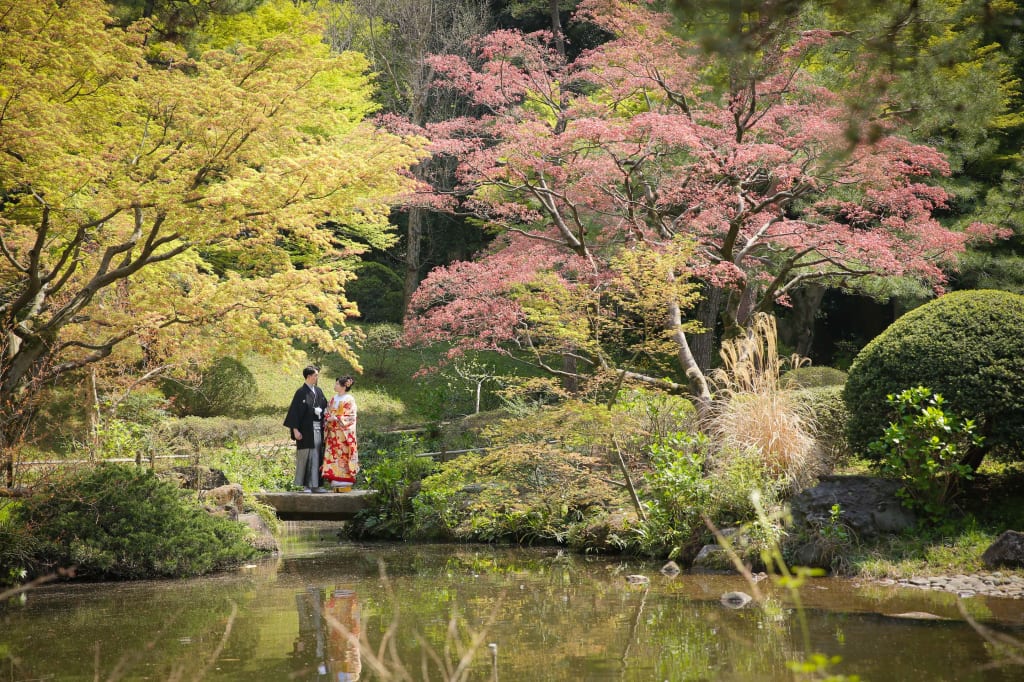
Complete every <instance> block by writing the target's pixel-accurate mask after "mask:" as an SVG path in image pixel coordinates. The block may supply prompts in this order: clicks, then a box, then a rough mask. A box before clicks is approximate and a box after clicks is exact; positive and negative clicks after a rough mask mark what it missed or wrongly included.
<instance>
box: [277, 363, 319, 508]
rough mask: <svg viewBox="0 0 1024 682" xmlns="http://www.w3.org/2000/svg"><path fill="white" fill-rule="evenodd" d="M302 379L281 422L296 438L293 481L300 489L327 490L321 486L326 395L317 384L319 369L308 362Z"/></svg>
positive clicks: (308, 490)
mask: <svg viewBox="0 0 1024 682" xmlns="http://www.w3.org/2000/svg"><path fill="white" fill-rule="evenodd" d="M302 376H303V378H304V379H305V383H303V384H302V386H300V387H299V390H297V391H295V395H294V396H293V397H292V404H291V406H290V407H289V408H288V415H287V416H286V417H285V418H284V425H285V426H287V427H288V429H289V430H290V433H291V437H292V440H294V441H295V485H297V486H301V487H302V489H303V492H307V493H308V492H326V491H325V490H324V489H322V488H321V487H320V466H321V461H320V460H321V457H323V423H324V412H325V411H326V409H327V397H326V396H325V395H324V392H323V391H321V390H320V387H318V386H317V385H316V382H317V379H318V378H319V377H320V370H318V369H317V368H316V367H313V366H309V367H307V368H306V369H304V370H302Z"/></svg>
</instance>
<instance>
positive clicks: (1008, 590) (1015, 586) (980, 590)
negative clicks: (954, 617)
mask: <svg viewBox="0 0 1024 682" xmlns="http://www.w3.org/2000/svg"><path fill="white" fill-rule="evenodd" d="M877 582H878V583H879V584H881V585H898V586H900V587H914V588H917V589H921V590H941V591H944V592H953V593H954V594H957V595H959V596H961V597H965V598H966V597H975V596H990V597H1003V598H1006V599H1024V576H1019V575H1008V574H1004V573H1002V572H1000V571H993V572H992V573H976V574H972V575H964V574H958V575H940V576H929V577H914V578H903V579H900V580H894V579H892V578H886V579H883V580H879V581H877Z"/></svg>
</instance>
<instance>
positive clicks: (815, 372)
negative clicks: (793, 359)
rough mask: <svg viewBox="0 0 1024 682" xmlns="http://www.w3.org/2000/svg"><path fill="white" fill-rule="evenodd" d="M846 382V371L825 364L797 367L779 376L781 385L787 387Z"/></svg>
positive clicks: (834, 384)
mask: <svg viewBox="0 0 1024 682" xmlns="http://www.w3.org/2000/svg"><path fill="white" fill-rule="evenodd" d="M845 383H846V372H844V371H843V370H841V369H836V368H835V367H826V366H824V365H821V366H818V365H806V366H803V367H796V368H794V369H791V370H789V371H788V372H786V373H785V374H783V375H782V376H781V377H779V387H780V388H785V389H798V388H821V387H823V386H842V385H843V384H845Z"/></svg>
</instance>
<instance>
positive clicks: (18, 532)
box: [0, 499, 36, 587]
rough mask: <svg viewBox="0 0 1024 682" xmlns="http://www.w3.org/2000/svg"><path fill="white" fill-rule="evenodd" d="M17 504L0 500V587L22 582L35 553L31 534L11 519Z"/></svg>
mask: <svg viewBox="0 0 1024 682" xmlns="http://www.w3.org/2000/svg"><path fill="white" fill-rule="evenodd" d="M18 504H19V503H18V502H16V501H13V500H2V499H0V587H3V586H5V585H15V584H17V583H20V582H22V581H23V580H24V579H25V577H27V571H26V568H25V567H26V566H28V565H29V563H30V562H31V560H32V556H33V554H34V553H35V551H36V540H35V538H34V537H32V534H31V533H29V531H28V529H27V528H26V527H25V526H24V525H23V524H20V523H15V522H14V520H13V519H12V518H11V517H12V515H13V511H14V508H15V507H17V506H18Z"/></svg>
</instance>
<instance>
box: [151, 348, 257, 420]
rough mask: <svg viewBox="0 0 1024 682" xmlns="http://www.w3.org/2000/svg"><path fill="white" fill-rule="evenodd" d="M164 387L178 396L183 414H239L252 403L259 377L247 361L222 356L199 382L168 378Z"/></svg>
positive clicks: (177, 405) (168, 393)
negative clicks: (256, 377)
mask: <svg viewBox="0 0 1024 682" xmlns="http://www.w3.org/2000/svg"><path fill="white" fill-rule="evenodd" d="M160 388H161V390H163V392H164V395H166V396H167V397H169V398H173V399H174V409H175V411H176V412H177V413H178V414H180V415H194V416H196V417H219V416H228V417H239V416H242V415H244V414H246V413H247V412H248V411H249V410H250V408H251V407H252V404H253V401H254V399H255V392H256V380H255V379H254V378H253V375H252V372H250V371H249V368H247V367H246V366H245V365H244V364H242V363H241V362H239V361H238V360H236V359H235V358H231V357H222V358H218V359H217V360H215V361H214V362H213V364H211V365H210V366H209V367H207V368H206V369H205V370H203V371H202V373H201V374H200V377H199V381H198V382H197V383H195V384H191V383H186V382H181V381H176V380H172V379H165V380H163V381H162V382H161V385H160Z"/></svg>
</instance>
